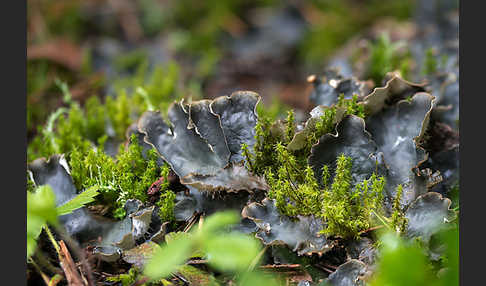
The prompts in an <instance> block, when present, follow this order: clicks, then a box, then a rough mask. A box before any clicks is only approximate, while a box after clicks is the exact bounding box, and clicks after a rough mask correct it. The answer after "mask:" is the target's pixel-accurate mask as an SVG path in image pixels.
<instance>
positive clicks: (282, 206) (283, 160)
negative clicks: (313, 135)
mask: <svg viewBox="0 0 486 286" xmlns="http://www.w3.org/2000/svg"><path fill="white" fill-rule="evenodd" d="M275 154H276V157H277V160H278V164H279V166H280V167H279V168H278V171H277V173H276V174H274V173H273V171H272V169H271V168H268V169H267V172H266V173H265V177H266V179H267V181H268V184H269V186H270V191H269V193H268V196H269V197H270V198H272V199H275V200H276V205H277V208H278V209H279V210H280V211H281V212H282V213H283V214H285V215H288V216H296V215H310V214H317V213H319V212H320V204H319V197H320V192H319V186H318V184H317V181H316V179H315V177H314V172H313V171H312V168H311V167H309V166H307V167H306V168H305V169H302V168H301V167H300V166H299V165H298V163H297V160H296V158H295V157H294V156H293V155H291V154H290V152H289V151H288V150H287V149H286V148H285V147H284V146H283V145H282V144H280V143H278V144H277V145H276V148H275Z"/></svg>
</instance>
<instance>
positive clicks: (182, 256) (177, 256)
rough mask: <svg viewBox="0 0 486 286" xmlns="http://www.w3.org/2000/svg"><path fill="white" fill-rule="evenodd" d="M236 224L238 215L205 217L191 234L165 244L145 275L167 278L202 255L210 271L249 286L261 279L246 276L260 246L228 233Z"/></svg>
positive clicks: (227, 212) (249, 239) (223, 214)
mask: <svg viewBox="0 0 486 286" xmlns="http://www.w3.org/2000/svg"><path fill="white" fill-rule="evenodd" d="M238 221H239V215H238V214H237V213H234V212H230V211H226V212H219V213H216V214H213V215H211V216H209V217H207V218H206V219H205V220H204V223H202V225H199V226H198V227H197V228H195V229H193V230H192V231H191V232H189V233H185V234H184V235H179V236H177V237H176V238H174V239H170V240H168V241H167V244H165V245H163V246H162V247H161V248H160V250H158V251H156V253H155V254H154V256H153V257H152V259H151V260H150V261H149V263H148V264H147V265H146V266H145V269H144V274H145V275H147V276H148V277H150V279H152V280H155V279H160V278H164V277H168V276H169V275H170V274H171V273H174V272H176V271H178V269H180V268H181V266H182V265H183V264H184V262H185V261H186V260H187V259H189V258H191V257H192V256H193V255H194V254H199V255H200V254H202V255H203V256H204V257H205V258H206V259H208V264H209V266H211V268H214V269H216V270H218V271H220V272H223V273H226V274H233V275H234V274H236V279H237V280H238V281H242V283H243V284H244V285H250V284H249V283H250V282H251V281H255V279H259V278H260V275H259V274H258V273H251V274H249V273H248V272H250V271H249V270H250V269H251V265H252V264H256V261H258V259H259V253H260V251H261V246H260V243H259V242H258V241H257V240H256V239H255V238H254V237H250V236H247V235H245V234H242V233H239V232H228V231H227V230H228V227H229V226H231V225H233V224H236V223H237V222H238ZM181 234H183V233H181ZM169 257H170V259H168V258H169ZM255 275H259V276H258V277H255ZM245 281H246V282H245ZM257 281H258V280H257ZM262 281H263V280H262ZM265 281H267V282H269V283H270V284H269V285H276V284H275V283H276V282H275V281H273V280H271V279H268V278H266V280H265Z"/></svg>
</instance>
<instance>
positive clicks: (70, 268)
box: [59, 240, 85, 286]
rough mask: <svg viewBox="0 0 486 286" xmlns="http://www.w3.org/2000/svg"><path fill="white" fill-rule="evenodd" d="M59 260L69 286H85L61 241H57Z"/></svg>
mask: <svg viewBox="0 0 486 286" xmlns="http://www.w3.org/2000/svg"><path fill="white" fill-rule="evenodd" d="M59 250H60V254H59V260H60V262H61V267H62V269H63V270H64V274H66V280H67V281H68V285H69V286H85V284H84V283H83V279H82V278H81V276H80V275H79V273H78V270H77V268H76V265H75V264H74V261H73V258H72V257H71V254H70V253H69V251H68V249H67V247H66V244H65V243H64V241H63V240H60V241H59Z"/></svg>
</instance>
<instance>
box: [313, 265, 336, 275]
mask: <svg viewBox="0 0 486 286" xmlns="http://www.w3.org/2000/svg"><path fill="white" fill-rule="evenodd" d="M315 266H316V267H317V268H320V269H322V270H324V271H326V272H328V273H333V272H334V271H333V270H330V269H327V268H326V267H324V266H322V265H320V264H316V265H315Z"/></svg>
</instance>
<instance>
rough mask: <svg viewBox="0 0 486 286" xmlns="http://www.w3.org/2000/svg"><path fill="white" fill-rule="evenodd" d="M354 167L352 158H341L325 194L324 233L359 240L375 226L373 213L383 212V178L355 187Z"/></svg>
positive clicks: (374, 176) (373, 176)
mask: <svg viewBox="0 0 486 286" xmlns="http://www.w3.org/2000/svg"><path fill="white" fill-rule="evenodd" d="M351 167H352V162H351V158H349V157H345V156H344V155H341V156H339V157H338V159H337V167H336V174H335V176H334V180H333V183H332V185H331V186H330V188H328V189H324V190H323V192H322V196H321V201H322V210H321V215H322V217H323V219H324V220H325V221H326V223H327V228H325V229H324V230H323V232H324V233H326V234H332V235H337V236H341V237H344V238H354V237H357V236H358V234H359V232H360V231H362V230H366V229H368V228H370V227H371V226H372V218H373V216H372V214H373V212H381V208H382V204H383V189H384V186H385V179H384V177H377V176H376V174H373V175H372V176H371V177H370V178H369V179H365V180H363V181H362V182H360V183H358V184H357V185H356V186H355V187H354V188H353V187H352V186H351V184H350V181H351Z"/></svg>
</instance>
